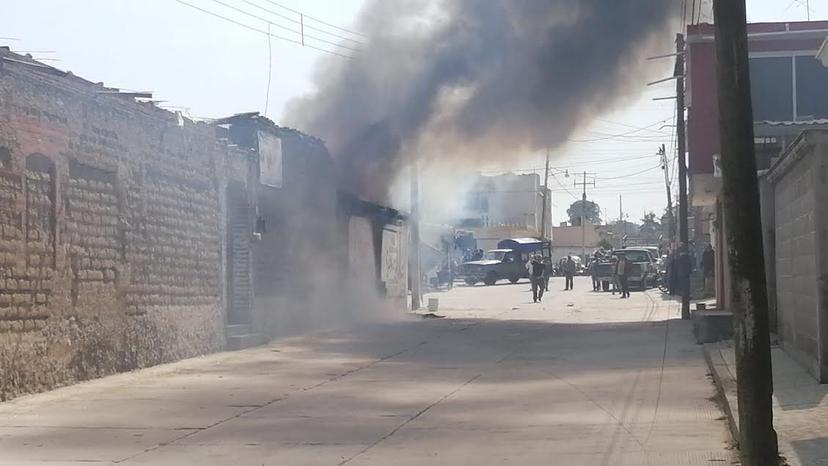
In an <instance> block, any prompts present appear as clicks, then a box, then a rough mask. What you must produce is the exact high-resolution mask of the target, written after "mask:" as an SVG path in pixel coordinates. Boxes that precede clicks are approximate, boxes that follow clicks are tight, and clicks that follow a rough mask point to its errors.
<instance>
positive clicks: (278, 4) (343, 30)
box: [265, 0, 368, 38]
mask: <svg viewBox="0 0 828 466" xmlns="http://www.w3.org/2000/svg"><path fill="white" fill-rule="evenodd" d="M265 1H266V2H267V3H270V4H271V5H274V6H277V7H279V8H282V9H284V10H287V11H289V12H291V13H295V14H297V15H302V16H304V17H305V18H308V19H310V20H313V21H316V22H317V23H319V24H324V25H325V26H328V27H330V28H334V29H336V30H339V31H342V32H347V33H348V34H353V35H355V36H360V37H365V38H367V37H368V36H366V35H365V34H363V33H361V32H357V31H352V30H350V29H346V28H343V27H340V26H337V25H335V24H331V23H328V22H325V21H322V20H321V19H319V18H314V17H313V16H308V15H306V14H304V13H302V12H301V11H298V10H294V9H293V8H290V7H286V6H284V5H282V4H281V3H278V2H274V1H273V0H265Z"/></svg>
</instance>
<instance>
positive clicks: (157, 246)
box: [0, 61, 248, 400]
mask: <svg viewBox="0 0 828 466" xmlns="http://www.w3.org/2000/svg"><path fill="white" fill-rule="evenodd" d="M101 90H103V88H102V87H101V86H99V85H94V84H91V83H89V82H87V81H84V80H81V79H79V78H76V77H74V76H71V75H68V76H64V75H58V74H55V73H53V72H49V71H48V70H42V69H39V68H37V67H33V66H30V65H23V64H16V63H12V62H9V61H0V400H3V399H8V398H10V397H14V396H16V395H19V394H21V393H26V392H32V391H39V390H46V389H50V388H53V387H56V386H59V385H62V384H67V383H71V382H74V381H77V380H83V379H88V378H93V377H99V376H103V375H106V374H111V373H114V372H119V371H127V370H131V369H136V368H140V367H146V366H150V365H153V364H159V363H163V362H168V361H174V360H177V359H181V358H185V357H190V356H194V355H199V354H204V353H209V352H213V351H217V350H221V349H222V348H223V346H224V333H223V332H224V330H223V327H224V316H223V303H224V296H223V295H224V290H223V279H224V278H223V277H224V275H223V270H224V263H223V262H224V254H223V249H222V242H223V237H224V234H225V231H224V229H225V220H224V213H223V210H224V202H225V201H224V190H225V188H226V186H227V184H228V182H229V181H230V180H235V181H236V182H239V183H245V179H246V174H247V173H246V172H247V169H248V167H247V159H248V154H247V153H245V152H244V151H241V150H239V149H234V148H228V147H227V146H226V145H225V144H221V143H219V142H218V141H217V139H216V138H215V129H214V128H212V127H210V126H209V125H205V124H196V123H193V122H191V121H189V120H187V121H185V123H184V126H183V127H179V126H178V121H177V118H176V116H175V115H174V114H171V113H169V112H166V111H163V110H160V109H158V108H156V107H154V106H152V105H151V104H139V103H136V102H134V101H132V99H128V98H124V97H116V96H111V95H101V94H98V91H101Z"/></svg>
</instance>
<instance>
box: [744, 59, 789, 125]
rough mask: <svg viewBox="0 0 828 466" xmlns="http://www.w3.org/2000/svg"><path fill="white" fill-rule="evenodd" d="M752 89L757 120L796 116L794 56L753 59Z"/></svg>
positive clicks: (783, 118) (751, 67)
mask: <svg viewBox="0 0 828 466" xmlns="http://www.w3.org/2000/svg"><path fill="white" fill-rule="evenodd" d="M750 89H751V90H750V92H751V96H752V101H753V119H754V120H755V121H765V120H769V121H790V120H792V119H793V118H794V109H793V64H792V61H791V57H772V58H751V59H750Z"/></svg>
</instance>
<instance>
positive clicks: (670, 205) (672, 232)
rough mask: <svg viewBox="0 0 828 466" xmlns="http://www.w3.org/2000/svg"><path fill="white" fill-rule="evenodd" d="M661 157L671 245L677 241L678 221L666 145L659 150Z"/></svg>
mask: <svg viewBox="0 0 828 466" xmlns="http://www.w3.org/2000/svg"><path fill="white" fill-rule="evenodd" d="M658 155H660V156H661V168H662V169H663V170H664V184H665V185H666V186H667V221H668V222H669V224H670V244H673V242H674V241H675V239H676V221H675V218H674V216H673V193H672V189H671V188H670V162H669V161H668V160H667V148H666V147H665V146H664V144H662V145H661V147H659V148H658Z"/></svg>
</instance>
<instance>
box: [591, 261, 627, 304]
mask: <svg viewBox="0 0 828 466" xmlns="http://www.w3.org/2000/svg"><path fill="white" fill-rule="evenodd" d="M602 261H609V262H610V264H611V265H612V275H613V278H614V282H613V291H612V294H615V292H616V291H620V292H621V299H627V298H629V297H630V281H629V278H630V276H629V273H630V267H629V264H628V261H627V258H626V256H624V254H618V255H613V254H609V253H606V252H605V251H603V250H599V251H596V253H595V255H594V256H593V258H592V260H591V261H590V263H589V267H588V270H589V275H590V276H591V277H592V291H601V281H600V280H599V279H598V275H597V272H598V271H597V266H598V264H599V263H600V262H602Z"/></svg>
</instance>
